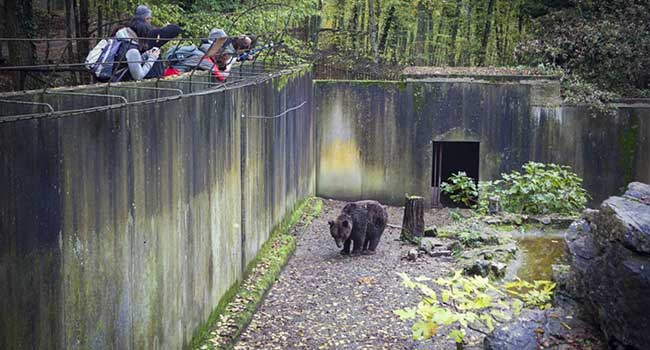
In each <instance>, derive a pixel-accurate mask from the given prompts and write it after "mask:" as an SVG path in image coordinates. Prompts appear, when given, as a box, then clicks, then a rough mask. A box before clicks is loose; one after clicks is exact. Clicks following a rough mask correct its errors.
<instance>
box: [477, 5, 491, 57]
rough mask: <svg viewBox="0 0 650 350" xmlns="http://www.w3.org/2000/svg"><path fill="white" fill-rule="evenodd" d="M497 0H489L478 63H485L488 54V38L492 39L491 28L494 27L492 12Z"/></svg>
mask: <svg viewBox="0 0 650 350" xmlns="http://www.w3.org/2000/svg"><path fill="white" fill-rule="evenodd" d="M494 2H495V0H488V8H487V13H486V14H485V27H484V29H483V40H482V41H481V51H480V53H479V57H478V65H479V66H483V65H485V56H486V55H487V46H488V40H489V39H490V30H491V29H492V14H493V13H494Z"/></svg>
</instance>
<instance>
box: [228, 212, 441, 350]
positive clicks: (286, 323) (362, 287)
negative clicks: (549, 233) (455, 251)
mask: <svg viewBox="0 0 650 350" xmlns="http://www.w3.org/2000/svg"><path fill="white" fill-rule="evenodd" d="M343 204H344V203H343V202H337V201H326V203H325V205H324V207H323V212H322V214H321V215H320V217H319V218H316V219H315V220H314V221H313V222H312V224H311V225H310V226H308V227H306V228H305V229H304V230H302V232H299V233H298V234H299V236H298V237H297V249H296V252H295V255H294V256H293V257H292V258H291V260H290V261H289V263H288V265H287V266H286V268H285V270H284V271H283V272H282V274H281V275H280V278H279V280H278V281H277V282H276V284H275V285H274V286H273V288H272V289H271V291H270V292H269V294H268V296H267V297H266V299H265V301H264V302H263V303H262V305H261V306H260V308H259V310H258V311H257V313H256V314H255V316H254V317H253V320H252V322H251V324H250V325H249V327H248V329H246V330H245V331H244V332H243V333H242V336H241V338H240V341H239V342H238V343H237V345H236V346H235V349H416V348H417V349H425V348H426V349H430V348H433V347H434V344H433V343H431V342H427V343H421V342H416V341H413V340H411V330H410V328H409V326H408V325H407V324H405V323H403V322H402V321H400V320H399V319H398V318H397V317H396V316H395V315H394V314H393V313H392V311H393V310H395V309H399V308H402V307H405V306H414V305H415V304H417V301H418V299H417V296H416V295H415V294H414V293H412V292H410V291H408V290H407V289H406V288H404V287H403V286H401V284H400V278H399V276H397V274H396V272H405V273H407V274H410V275H412V276H420V275H426V276H429V277H434V278H435V277H438V276H442V275H444V274H446V273H448V272H449V271H451V270H453V260H452V258H450V257H439V258H431V257H426V258H425V257H422V258H420V259H418V260H417V261H415V262H408V261H405V260H402V259H401V258H402V257H403V256H405V255H406V252H407V251H408V250H409V249H410V248H411V247H412V246H408V245H403V244H402V243H401V242H399V241H398V238H399V230H398V229H394V228H390V227H389V228H387V230H386V232H384V236H383V237H382V241H381V243H380V245H379V248H378V252H377V254H376V255H374V256H359V257H344V256H341V255H340V254H339V249H338V248H336V245H335V244H334V240H333V239H332V238H331V236H330V235H329V228H328V224H327V220H328V219H330V218H333V217H335V216H336V215H337V214H338V212H339V211H340V209H341V208H342V206H343ZM448 216H449V215H448V213H447V212H446V211H444V210H443V211H433V210H432V211H430V212H427V213H426V216H425V222H426V224H427V225H431V224H434V223H435V224H437V225H439V224H443V223H445V222H447V221H448V220H449V219H448ZM401 220H402V209H401V208H389V223H391V224H395V225H400V224H401ZM435 348H439V349H448V348H454V345H453V344H452V343H451V342H449V341H448V340H447V339H446V338H444V337H441V338H438V339H437V340H436V342H435Z"/></svg>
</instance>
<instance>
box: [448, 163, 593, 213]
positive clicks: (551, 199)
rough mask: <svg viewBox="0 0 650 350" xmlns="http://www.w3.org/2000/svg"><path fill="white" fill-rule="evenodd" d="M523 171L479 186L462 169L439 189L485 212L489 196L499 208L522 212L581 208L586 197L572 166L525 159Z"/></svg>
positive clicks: (559, 211)
mask: <svg viewBox="0 0 650 350" xmlns="http://www.w3.org/2000/svg"><path fill="white" fill-rule="evenodd" d="M522 169H523V173H520V172H519V171H513V172H511V173H505V174H501V179H499V180H496V181H481V182H479V184H478V186H477V185H476V184H475V183H474V180H473V179H472V178H470V177H468V176H467V174H465V173H464V172H459V173H458V174H454V175H452V176H451V177H450V178H449V182H443V184H442V186H441V189H442V191H443V192H444V193H447V194H449V197H450V198H451V199H452V200H453V201H454V202H456V203H462V204H465V205H467V206H471V207H473V208H476V209H479V211H481V212H487V208H488V198H490V197H499V199H500V203H501V208H502V209H503V210H505V211H508V212H512V213H521V214H548V213H559V214H574V213H576V212H579V211H581V210H582V209H584V206H585V204H586V202H587V200H588V198H589V196H588V194H587V191H585V190H584V189H583V188H582V179H581V178H580V177H578V175H576V174H575V173H574V172H572V171H571V168H569V167H567V166H562V165H557V164H544V163H536V162H528V163H526V164H524V165H523V167H522Z"/></svg>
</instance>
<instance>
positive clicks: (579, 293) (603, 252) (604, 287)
mask: <svg viewBox="0 0 650 350" xmlns="http://www.w3.org/2000/svg"><path fill="white" fill-rule="evenodd" d="M648 198H650V186H648V185H646V184H641V183H632V184H630V186H629V188H628V191H627V192H626V193H625V195H624V196H622V197H610V198H609V199H607V200H606V201H604V202H603V204H602V205H601V207H600V210H598V211H586V212H585V213H584V214H583V219H581V220H579V221H576V222H575V223H573V224H572V225H571V227H570V228H569V230H568V231H567V234H566V236H565V239H566V241H567V245H568V249H569V252H570V257H571V268H570V271H569V276H568V280H567V282H566V286H567V289H568V290H569V293H570V294H571V295H572V296H573V297H574V298H575V299H576V300H577V301H578V302H579V304H581V305H582V311H583V312H584V313H585V314H587V315H588V316H590V317H591V318H593V320H594V321H595V323H596V324H597V325H598V326H599V327H600V329H601V330H602V332H603V333H604V334H605V336H606V337H607V338H608V339H609V340H610V342H616V343H620V344H623V345H625V346H629V347H634V348H638V349H647V348H648V346H649V344H650V331H648V330H649V329H650V328H649V327H650V201H648Z"/></svg>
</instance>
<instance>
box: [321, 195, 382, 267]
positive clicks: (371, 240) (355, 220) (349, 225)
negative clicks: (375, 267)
mask: <svg viewBox="0 0 650 350" xmlns="http://www.w3.org/2000/svg"><path fill="white" fill-rule="evenodd" d="M387 222H388V213H386V209H384V207H383V206H382V205H381V204H380V203H379V202H377V201H370V200H367V201H358V202H352V203H347V204H346V205H345V206H344V207H343V210H341V214H340V215H339V216H338V217H337V218H336V220H330V221H329V225H330V234H331V235H332V237H333V238H334V241H335V242H336V246H337V247H339V248H341V245H342V246H343V250H341V254H343V255H347V254H350V245H351V244H352V242H354V248H352V255H358V254H359V253H363V254H374V253H375V249H377V245H378V244H379V240H380V239H381V235H382V234H383V233H384V229H385V228H386V223H387Z"/></svg>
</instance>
